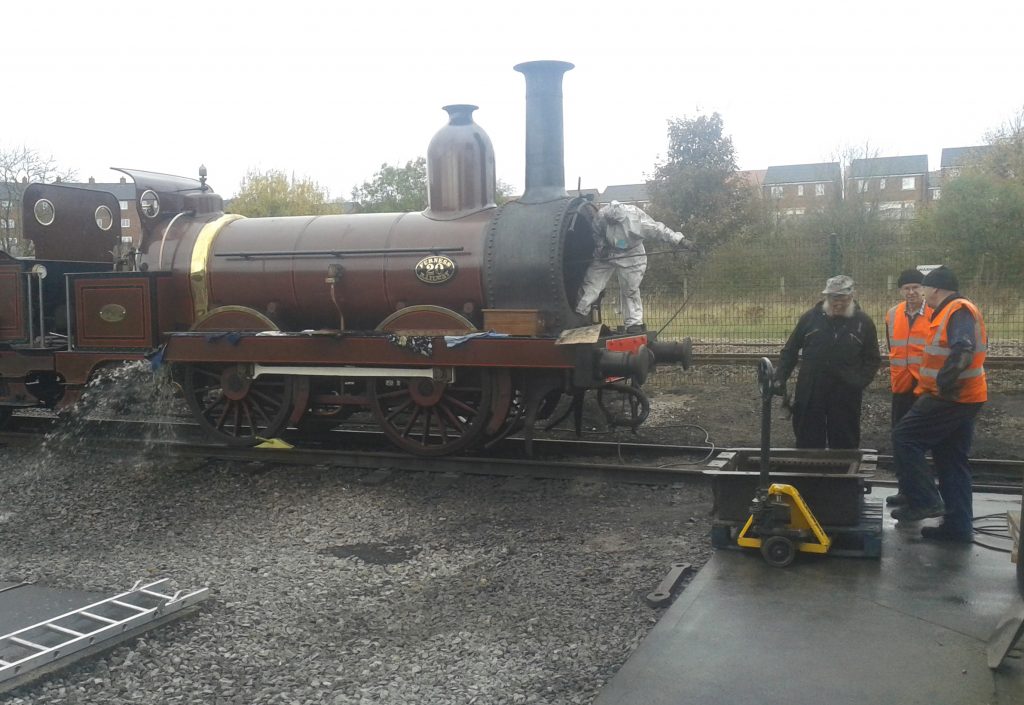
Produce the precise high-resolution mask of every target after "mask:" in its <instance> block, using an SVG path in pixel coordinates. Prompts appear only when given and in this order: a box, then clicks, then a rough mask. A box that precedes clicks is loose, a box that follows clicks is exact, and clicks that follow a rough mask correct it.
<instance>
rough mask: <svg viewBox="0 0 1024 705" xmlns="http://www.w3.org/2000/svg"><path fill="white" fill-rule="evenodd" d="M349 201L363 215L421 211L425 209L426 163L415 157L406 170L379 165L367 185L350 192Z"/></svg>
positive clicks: (406, 166)
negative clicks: (351, 201) (357, 205)
mask: <svg viewBox="0 0 1024 705" xmlns="http://www.w3.org/2000/svg"><path fill="white" fill-rule="evenodd" d="M352 200H353V201H356V202H358V203H359V210H360V211H361V212H363V213H406V212H410V211H421V210H423V209H424V208H426V207H427V160H426V159H424V158H423V157H417V158H416V159H414V160H412V161H410V162H406V164H405V166H391V165H389V164H381V167H380V170H379V171H378V172H377V173H376V174H374V175H373V177H372V178H371V179H370V180H369V181H364V182H363V185H362V186H355V187H353V188H352Z"/></svg>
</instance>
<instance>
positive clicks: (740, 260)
mask: <svg viewBox="0 0 1024 705" xmlns="http://www.w3.org/2000/svg"><path fill="white" fill-rule="evenodd" d="M652 249H653V248H652ZM981 257H982V258H984V253H982V255H981ZM938 264H946V265H947V266H949V267H951V268H952V269H953V271H954V272H956V273H958V275H959V274H960V272H961V271H967V272H969V274H968V276H967V277H966V278H965V277H964V276H960V277H959V279H960V290H961V292H962V293H963V294H964V295H965V296H967V297H968V298H969V299H971V301H973V302H974V303H976V304H977V305H978V306H979V307H980V309H981V311H982V313H983V314H984V316H985V324H986V327H987V329H988V335H989V356H991V357H1018V356H1022V355H1024V276H1020V275H1016V276H1015V279H1016V280H1007V281H1000V280H998V278H997V279H996V280H993V278H992V277H991V276H986V275H985V272H986V270H985V268H984V267H979V266H978V264H977V263H976V262H972V263H971V264H970V266H964V267H963V268H962V269H961V268H958V264H959V263H957V262H955V261H950V259H949V257H948V255H945V254H944V253H943V252H941V251H938V248H935V247H929V246H928V244H927V243H919V242H915V241H914V239H913V236H912V235H911V231H910V229H909V228H906V227H897V226H894V227H892V228H890V229H888V230H886V229H879V230H878V231H877V232H874V233H871V234H870V235H865V236H860V237H850V236H845V237H844V236H842V235H838V234H833V233H828V234H824V235H822V234H815V233H803V234H799V233H798V234H792V233H790V234H779V235H778V236H776V237H767V238H764V237H762V238H759V239H753V238H752V239H749V240H737V241H733V242H730V243H728V244H727V245H725V246H723V247H721V248H718V249H716V250H715V251H713V252H712V253H711V254H710V255H709V256H706V257H703V258H699V259H696V260H692V259H691V260H686V259H684V258H683V257H681V256H680V255H678V254H675V253H671V252H658V251H654V252H651V253H650V256H649V264H648V273H647V275H646V277H645V279H644V284H643V286H642V288H641V291H642V294H643V301H644V322H645V324H646V325H647V328H648V330H650V331H660V337H661V338H662V339H665V340H678V339H681V338H684V337H690V338H691V339H692V340H693V343H694V352H695V353H698V354H700V353H706V354H724V353H750V354H752V355H753V354H756V355H769V356H772V357H773V358H774V357H775V356H777V355H778V353H779V350H780V349H781V348H782V346H783V344H784V343H785V341H786V338H787V337H788V336H789V333H790V332H791V331H792V330H793V327H794V326H795V325H796V321H797V319H798V318H799V317H800V315H801V314H803V313H804V312H805V311H806V310H807V309H809V308H810V307H811V306H813V305H814V304H815V303H816V302H818V301H820V300H821V299H822V295H821V290H822V289H823V288H824V286H825V280H826V279H827V278H828V277H830V276H834V275H835V274H847V275H849V276H852V277H853V279H854V281H855V282H856V299H857V301H858V303H859V304H860V306H861V307H862V308H863V309H864V311H865V312H866V313H867V314H868V315H869V316H870V317H871V318H872V320H873V321H874V322H875V325H876V327H877V328H878V337H879V343H880V346H881V347H882V352H883V354H884V352H885V342H884V340H885V331H884V317H885V313H886V311H888V310H889V308H890V307H892V306H893V305H895V304H897V303H899V302H900V301H901V300H902V299H901V296H900V293H899V290H898V289H897V287H896V280H897V278H898V276H899V274H900V272H901V271H903V270H904V269H909V268H911V267H916V266H921V265H938ZM1018 277H1019V279H1018ZM602 319H603V320H604V321H605V323H606V324H607V325H609V326H610V327H613V328H614V327H615V326H617V325H621V323H622V314H621V306H620V304H619V296H618V291H617V289H616V288H615V286H614V285H612V286H609V289H608V291H607V292H606V295H605V297H604V299H603V302H602Z"/></svg>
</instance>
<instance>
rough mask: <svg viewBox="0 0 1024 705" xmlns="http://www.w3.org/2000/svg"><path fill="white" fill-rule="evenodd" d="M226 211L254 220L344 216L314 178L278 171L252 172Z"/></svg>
mask: <svg viewBox="0 0 1024 705" xmlns="http://www.w3.org/2000/svg"><path fill="white" fill-rule="evenodd" d="M226 210H227V211H228V212H230V213H238V214H239V215H244V216H248V217H250V218H259V217H268V216H283V215H325V214H328V213H340V212H341V204H339V203H334V202H331V200H330V195H329V193H328V191H327V189H326V188H323V187H322V186H320V184H318V183H317V182H315V181H313V180H311V179H308V178H304V179H296V178H295V177H294V176H292V177H289V176H288V175H287V174H285V173H284V172H283V171H280V170H277V169H270V170H268V171H264V172H261V171H257V170H255V169H250V170H249V172H248V173H247V174H246V175H245V178H243V179H242V183H241V185H240V186H239V188H238V195H236V196H235V197H234V198H233V199H231V201H230V202H229V203H228V206H227V209H226Z"/></svg>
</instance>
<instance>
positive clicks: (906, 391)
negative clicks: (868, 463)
mask: <svg viewBox="0 0 1024 705" xmlns="http://www.w3.org/2000/svg"><path fill="white" fill-rule="evenodd" d="M922 280H924V274H922V273H921V272H920V271H918V270H917V269H905V270H903V271H902V272H900V276H899V278H898V279H897V280H896V286H897V287H899V291H900V295H901V296H902V297H903V301H901V302H900V303H898V304H896V305H895V306H893V307H892V308H891V309H889V312H888V313H886V314H885V341H886V344H887V347H888V350H889V382H890V386H891V388H892V427H893V428H896V424H897V423H898V422H899V420H900V419H901V418H903V415H904V414H906V413H907V412H908V411H910V407H912V406H913V405H914V402H915V401H917V395H916V394H915V393H914V389H915V388H916V387H917V382H918V380H919V379H920V378H921V375H920V372H919V369H920V367H921V360H922V359H923V356H924V345H925V339H926V338H927V337H928V329H929V327H930V326H931V315H932V309H931V307H930V306H928V304H926V303H925V300H924V294H923V293H922V292H921V282H922ZM885 501H886V504H889V505H893V506H897V505H903V504H906V503H907V497H906V494H904V492H903V485H902V483H900V485H899V489H898V490H897V493H896V494H894V495H891V496H889V497H887V498H886V500H885Z"/></svg>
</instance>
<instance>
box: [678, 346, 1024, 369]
mask: <svg viewBox="0 0 1024 705" xmlns="http://www.w3.org/2000/svg"><path fill="white" fill-rule="evenodd" d="M699 345H700V344H699V343H695V344H694V353H693V364H694V365H695V366H696V365H756V364H757V361H758V360H760V359H761V358H762V357H766V356H767V357H774V356H776V355H778V349H773V350H772V351H771V352H699V350H698V347H699ZM716 345H718V344H717V343H716ZM888 364H889V361H888V358H887V357H886V356H885V355H883V356H882V366H888ZM985 367H987V368H992V369H1004V370H1014V369H1021V368H1024V356H1020V355H1015V356H1011V355H1000V356H998V357H987V358H985Z"/></svg>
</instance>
